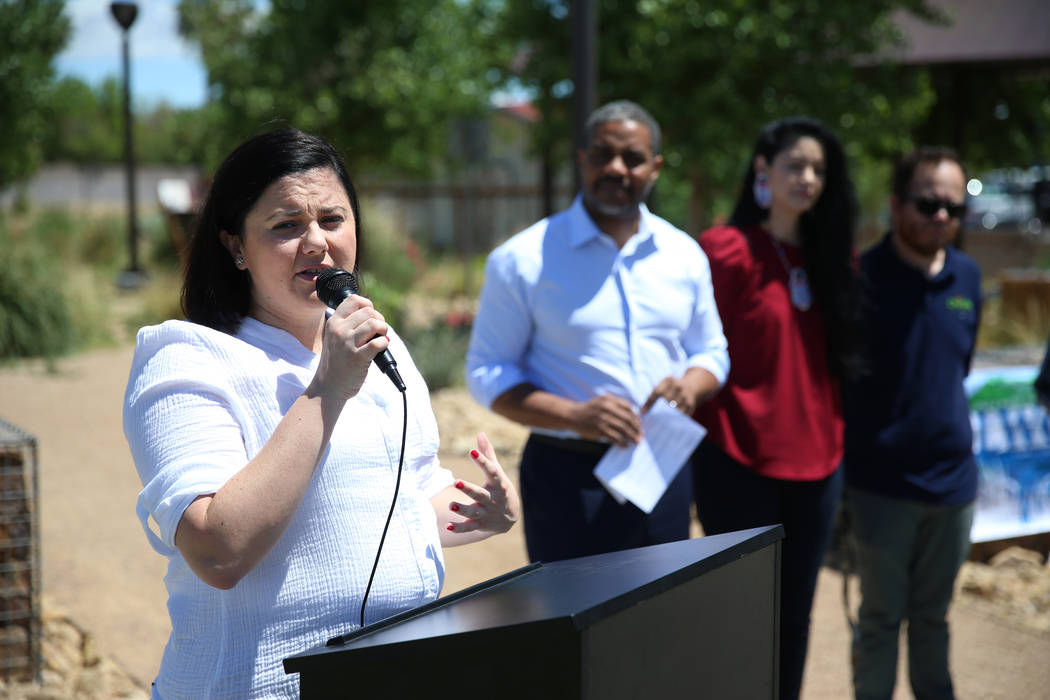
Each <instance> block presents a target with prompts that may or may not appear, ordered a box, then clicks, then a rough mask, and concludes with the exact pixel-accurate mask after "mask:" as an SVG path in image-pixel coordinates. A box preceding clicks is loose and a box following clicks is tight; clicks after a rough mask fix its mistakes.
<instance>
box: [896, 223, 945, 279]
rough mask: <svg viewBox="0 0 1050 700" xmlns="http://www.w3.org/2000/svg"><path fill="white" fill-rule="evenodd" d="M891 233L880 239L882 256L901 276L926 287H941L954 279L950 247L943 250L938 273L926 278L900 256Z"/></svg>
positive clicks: (920, 271)
mask: <svg viewBox="0 0 1050 700" xmlns="http://www.w3.org/2000/svg"><path fill="white" fill-rule="evenodd" d="M892 237H893V232H892V231H890V232H889V233H887V234H886V235H885V237H884V238H883V239H882V243H881V244H880V245H881V246H882V250H883V255H884V256H886V259H887V260H890V261H892V262H891V264H892V265H894V266H895V267H896V268H897V269H898V270H899V271H900V273H901V274H903V275H905V276H909V277H912V278H913V279H915V280H916V281H918V282H919V283H921V284H922V285H924V286H927V287H941V286H944V285H946V284H949V283H950V282H951V281H952V280H954V279H955V253H954V251H953V250H952V246H951V245H947V246H945V248H944V266H943V267H941V269H940V271H939V272H938V273H937V274H936V275H934V276H933V277H927V276H926V275H925V274H924V273H923V272H922V270H920V269H919V268H917V267H915V266H914V265H912V264H910V263H908V262H907V261H905V260H904V258H902V257H901V256H900V254H899V253H898V252H897V249H896V248H894V247H893V240H891V239H892Z"/></svg>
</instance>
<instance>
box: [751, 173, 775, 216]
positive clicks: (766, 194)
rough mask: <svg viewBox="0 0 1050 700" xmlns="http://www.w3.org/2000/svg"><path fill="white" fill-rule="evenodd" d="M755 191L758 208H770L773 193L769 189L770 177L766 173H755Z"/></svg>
mask: <svg viewBox="0 0 1050 700" xmlns="http://www.w3.org/2000/svg"><path fill="white" fill-rule="evenodd" d="M753 192H754V195H755V204H757V205H758V208H759V209H769V205H770V204H772V203H773V193H772V192H770V191H769V177H768V176H767V175H766V174H765V173H756V174H755V185H754V188H753Z"/></svg>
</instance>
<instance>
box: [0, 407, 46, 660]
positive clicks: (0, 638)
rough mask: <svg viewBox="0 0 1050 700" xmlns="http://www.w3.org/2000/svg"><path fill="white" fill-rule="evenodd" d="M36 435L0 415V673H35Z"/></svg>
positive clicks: (37, 610) (37, 608)
mask: <svg viewBox="0 0 1050 700" xmlns="http://www.w3.org/2000/svg"><path fill="white" fill-rule="evenodd" d="M37 472H38V464H37V443H36V438H35V437H33V436H32V435H29V434H28V433H26V432H25V431H24V430H22V429H20V428H18V427H16V426H14V425H11V424H10V423H8V422H6V421H4V420H3V419H0V678H4V679H7V680H30V679H36V678H39V676H40V668H41V656H40V637H41V621H40V618H41V614H40V525H39V518H40V507H39V503H38V500H39V499H38V494H39V491H38V488H37V480H38V477H37Z"/></svg>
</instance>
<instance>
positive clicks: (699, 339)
mask: <svg viewBox="0 0 1050 700" xmlns="http://www.w3.org/2000/svg"><path fill="white" fill-rule="evenodd" d="M587 144H588V146H587V148H586V150H581V151H579V152H578V153H577V160H578V165H579V168H580V173H581V180H582V183H583V188H582V192H581V193H580V195H579V196H578V197H577V198H576V200H575V201H574V202H573V204H572V206H571V207H570V208H569V209H567V210H565V211H562V212H559V213H558V214H555V215H554V216H551V217H549V218H547V219H544V220H542V221H540V222H538V223H536V224H534V225H533V226H531V227H529V228H528V229H526V230H524V231H522V232H521V233H519V234H517V235H516V236H514V237H512V238H511V239H510V240H508V241H507V242H506V243H504V244H503V245H501V246H499V247H498V248H497V249H496V250H494V251H493V252H492V254H491V255H490V256H489V259H488V263H487V265H486V272H485V285H484V288H483V289H482V293H481V302H480V306H479V309H478V315H477V318H476V319H475V321H474V328H473V333H472V336H471V341H470V349H469V350H468V352H467V368H466V369H467V385H468V388H469V389H470V392H471V394H472V395H473V396H474V398H475V399H476V400H477V401H478V402H479V403H481V404H483V405H485V406H489V407H490V408H491V409H492V410H493V411H495V412H496V413H499V414H500V415H503V416H505V417H507V418H510V419H511V420H513V421H516V422H518V423H521V424H524V425H527V426H529V427H531V428H532V429H533V430H532V434H531V435H530V438H529V441H528V443H526V446H525V451H524V453H523V454H522V461H521V470H520V478H521V487H522V493H521V495H522V501H523V505H524V521H525V538H526V545H527V547H528V552H529V558H530V559H531V560H533V561H537V560H542V561H555V560H558V559H567V558H572V557H579V556H586V555H590V554H598V553H603V552H609V551H615V550H620V549H627V548H630V547H638V546H645V545H650V544H659V543H662V542H670V541H674V540H679V539H684V538H686V537H688V536H689V503H690V498H691V483H690V480H689V479H690V477H689V471H690V470H688V469H681V470H680V471H679V472H678V475H677V477H676V478H675V479H674V481H673V482H672V483H671V485H670V486H669V487H668V489H667V491H666V492H665V493H664V495H663V497H662V498H661V499H660V501H659V503H657V505H656V507H655V508H654V509H653V510H652V512H651V513H649V514H646V513H644V512H643V511H641V510H639V509H638V508H636V507H635V506H634V505H632V504H631V503H629V502H628V503H624V504H620V503H618V502H617V501H616V500H615V499H614V498H613V497H612V496H611V495H610V494H609V493H608V492H607V491H606V490H605V488H604V487H603V486H602V485H601V484H600V483H599V482H598V481H597V479H595V477H594V476H593V474H592V471H593V469H594V466H595V465H596V464H597V463H598V461H599V460H600V458H601V456H602V455H603V454H604V452H605V451H606V450H607V449H608V447H609V445H610V444H616V445H621V446H626V445H629V444H631V443H636V442H638V441H639V440H640V439H641V437H642V428H641V418H640V415H641V414H642V413H644V412H645V411H647V410H648V409H649V408H650V407H651V406H652V405H653V403H654V402H656V401H658V400H665V401H667V402H668V403H669V404H670V405H671V406H672V407H675V408H677V409H679V410H681V411H683V412H685V413H686V414H689V415H691V414H692V412H693V410H694V409H695V408H696V406H697V405H699V403H700V402H701V401H703V400H704V399H705V398H707V397H708V396H710V395H711V394H713V393H714V392H716V391H717V390H718V388H719V387H720V386H721V385H722V383H723V382H724V381H725V378H726V375H727V373H728V371H729V356H728V354H727V352H726V340H725V337H724V336H723V335H722V325H721V322H720V320H719V316H718V310H717V308H716V307H715V301H714V295H713V293H712V289H711V275H710V270H709V268H708V264H707V258H706V257H705V256H704V253H703V251H702V250H701V249H700V246H699V245H698V244H697V243H696V242H695V241H694V240H693V239H692V238H691V237H689V236H688V235H687V234H686V233H685V232H683V231H680V230H679V229H677V228H675V227H674V226H672V225H671V224H670V223H668V222H667V221H665V220H663V219H661V218H659V217H657V216H655V215H653V214H652V213H650V212H649V210H648V209H647V208H646V207H645V205H644V204H643V203H642V202H643V201H644V200H645V198H646V196H647V195H648V194H649V191H650V190H651V188H652V186H653V184H654V183H655V182H656V179H657V177H658V175H659V172H660V167H661V165H662V164H663V158H662V157H661V156H660V155H659V152H660V128H659V125H657V123H656V121H655V120H654V119H653V118H652V117H651V116H650V115H649V113H648V112H646V111H645V110H644V109H642V108H641V107H640V106H638V105H636V104H634V103H632V102H627V101H618V102H612V103H609V104H607V105H604V106H603V107H600V108H598V109H597V110H595V112H594V113H592V114H591V116H590V118H589V119H588V122H587ZM674 466H675V467H677V466H679V465H674Z"/></svg>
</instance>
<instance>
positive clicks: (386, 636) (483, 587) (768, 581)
mask: <svg viewBox="0 0 1050 700" xmlns="http://www.w3.org/2000/svg"><path fill="white" fill-rule="evenodd" d="M782 538H783V528H782V527H781V526H779V525H776V526H772V527H764V528H756V529H753V530H742V531H740V532H732V533H729V534H725V535H714V536H710V537H703V538H699V539H692V540H684V541H682V542H673V543H670V544H663V545H657V546H654V547H641V548H638V549H631V550H627V551H624V552H613V553H611V554H602V555H597V556H592V557H583V558H580V559H570V560H567V561H560V562H553V563H550V564H533V565H531V566H528V567H524V568H522V569H519V570H517V571H514V572H511V573H510V574H507V575H505V576H501V577H499V578H496V579H492V580H491V581H486V582H484V583H481V584H479V585H477V586H474V587H472V588H469V589H465V590H463V591H460V592H458V593H455V594H452V595H449V596H446V597H444V598H439V599H438V600H436V601H434V602H433V603H430V604H428V605H425V606H422V607H420V608H416V609H414V610H409V611H407V612H405V613H402V614H400V615H396V616H394V617H391V618H388V619H386V620H383V621H380V622H377V623H374V624H371V625H369V626H368V627H366V628H364V629H361V630H357V631H356V632H353V633H350V634H347V635H345V636H343V637H339V638H337V639H334V640H331V641H330V642H329V644H328V645H327V646H324V647H318V648H316V649H312V650H310V651H306V652H303V653H301V654H297V655H295V656H292V657H289V658H287V659H285V660H284V668H285V671H286V672H288V673H298V674H300V693H301V697H302V698H303V699H304V700H317V699H319V698H348V697H362V698H369V699H370V700H371V699H374V698H419V697H426V695H425V694H427V693H440V694H446V695H449V696H459V697H463V696H465V697H489V696H494V697H499V698H501V699H508V698H529V699H530V700H531V699H533V698H586V699H588V700H591V699H595V700H597V699H601V700H616V699H618V698H637V699H639V700H642V699H646V700H648V699H649V698H660V699H661V700H666V699H669V698H718V699H719V700H727V699H732V698H741V699H745V698H746V699H747V700H755V699H756V698H762V699H765V698H773V699H775V698H776V697H777V675H778V663H779V661H778V660H779V653H778V638H779V625H780V614H779V607H780V598H779V590H780V585H779V583H780V581H779V579H780V540H781V539H782Z"/></svg>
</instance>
